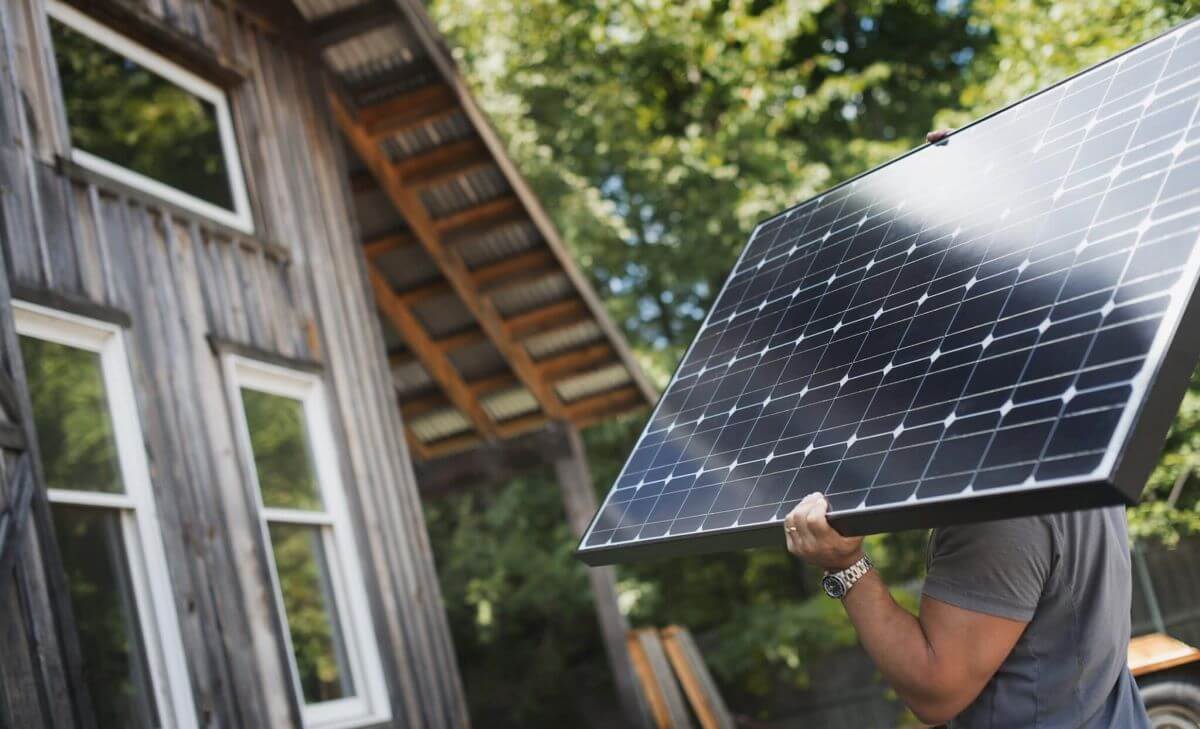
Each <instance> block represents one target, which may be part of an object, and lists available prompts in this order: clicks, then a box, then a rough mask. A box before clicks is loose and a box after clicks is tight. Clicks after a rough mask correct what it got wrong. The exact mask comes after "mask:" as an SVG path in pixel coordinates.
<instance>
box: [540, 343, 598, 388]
mask: <svg viewBox="0 0 1200 729" xmlns="http://www.w3.org/2000/svg"><path fill="white" fill-rule="evenodd" d="M616 358H617V353H616V352H614V351H613V348H612V345H610V344H609V343H608V342H601V343H600V344H593V345H592V346H590V347H583V348H581V349H572V350H570V351H567V352H563V353H562V354H557V355H554V356H552V357H547V358H546V359H542V360H538V361H537V366H538V369H539V370H541V372H542V376H543V377H545V378H546V379H548V380H550V381H551V382H558V381H559V380H562V379H563V378H564V377H569V376H570V375H573V374H576V373H578V372H583V371H585V370H589V369H593V368H594V367H596V366H597V365H600V364H603V363H604V362H607V361H609V360H615V359H616Z"/></svg>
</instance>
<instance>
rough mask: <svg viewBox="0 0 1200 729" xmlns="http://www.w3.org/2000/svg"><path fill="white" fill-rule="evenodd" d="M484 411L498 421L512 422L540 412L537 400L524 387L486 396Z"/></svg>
mask: <svg viewBox="0 0 1200 729" xmlns="http://www.w3.org/2000/svg"><path fill="white" fill-rule="evenodd" d="M480 404H481V405H483V409H484V411H485V412H487V414H488V415H490V416H491V417H492V418H494V419H496V420H497V421H503V420H511V419H513V418H517V417H520V416H522V415H528V414H529V413H534V412H537V411H538V402H537V400H536V399H535V398H534V397H533V395H531V394H530V393H529V390H526V389H525V388H524V387H513V388H510V389H507V390H501V391H500V392H496V393H492V394H490V395H485V396H484V397H483V398H482V400H481V402H480Z"/></svg>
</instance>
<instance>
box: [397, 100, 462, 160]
mask: <svg viewBox="0 0 1200 729" xmlns="http://www.w3.org/2000/svg"><path fill="white" fill-rule="evenodd" d="M473 136H475V128H474V127H472V126H471V122H470V121H469V120H468V119H467V117H466V116H465V115H464V114H463V113H462V112H461V111H455V112H454V113H453V114H451V115H450V116H448V117H444V118H440V119H435V120H433V121H431V122H429V123H427V124H423V125H421V126H419V127H416V128H414V129H409V130H406V131H403V132H399V133H397V134H391V135H388V136H387V137H385V138H384V139H383V142H382V144H383V150H384V152H386V153H387V156H388V158H389V159H391V160H392V161H393V162H396V161H399V160H402V159H407V158H409V157H414V156H416V155H418V154H420V153H421V152H426V151H428V150H431V149H433V148H435V147H440V146H442V145H443V144H449V143H450V142H458V141H462V140H464V139H470V138H471V137H473Z"/></svg>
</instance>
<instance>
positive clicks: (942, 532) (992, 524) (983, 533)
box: [931, 514, 1062, 547]
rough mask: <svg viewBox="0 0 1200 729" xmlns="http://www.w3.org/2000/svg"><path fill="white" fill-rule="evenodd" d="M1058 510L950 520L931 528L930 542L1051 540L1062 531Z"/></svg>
mask: <svg viewBox="0 0 1200 729" xmlns="http://www.w3.org/2000/svg"><path fill="white" fill-rule="evenodd" d="M1057 516H1059V515H1057V514H1036V515H1034V516H1018V517H1013V518H1011V519H996V520H993V521H981V522H974V523H971V524H953V525H951V526H944V527H938V528H936V529H934V530H933V534H932V536H931V545H932V546H934V547H936V546H937V545H938V544H939V543H943V542H959V541H964V542H975V541H993V542H994V541H995V540H1003V541H1005V542H1008V541H1020V540H1021V539H1024V538H1028V539H1031V540H1033V541H1034V542H1035V543H1036V542H1040V541H1042V540H1044V539H1047V538H1049V539H1051V540H1054V539H1055V538H1056V535H1057V534H1058V533H1059V532H1060V531H1061V529H1062V525H1061V524H1059V523H1057V522H1058V520H1057V519H1056V517H1057Z"/></svg>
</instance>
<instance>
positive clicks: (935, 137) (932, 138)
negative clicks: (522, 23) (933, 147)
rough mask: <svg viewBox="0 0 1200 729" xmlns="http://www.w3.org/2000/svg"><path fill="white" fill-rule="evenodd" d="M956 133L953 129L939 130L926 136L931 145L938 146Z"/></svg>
mask: <svg viewBox="0 0 1200 729" xmlns="http://www.w3.org/2000/svg"><path fill="white" fill-rule="evenodd" d="M953 133H954V130H953V129H938V130H936V131H932V132H930V133H928V134H926V135H925V141H926V142H929V143H930V144H937V143H938V142H940V141H942V140H943V139H945V138H946V137H948V136H950V135H951V134H953Z"/></svg>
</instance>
